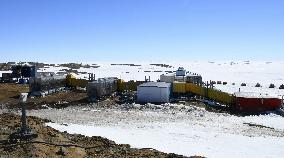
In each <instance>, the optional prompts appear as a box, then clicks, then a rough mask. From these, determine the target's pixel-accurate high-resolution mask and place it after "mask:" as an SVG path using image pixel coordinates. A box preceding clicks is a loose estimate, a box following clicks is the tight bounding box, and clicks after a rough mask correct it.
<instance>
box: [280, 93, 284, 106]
mask: <svg viewBox="0 0 284 158" xmlns="http://www.w3.org/2000/svg"><path fill="white" fill-rule="evenodd" d="M283 98H284V96H283V95H282V100H281V103H282V108H284V104H283Z"/></svg>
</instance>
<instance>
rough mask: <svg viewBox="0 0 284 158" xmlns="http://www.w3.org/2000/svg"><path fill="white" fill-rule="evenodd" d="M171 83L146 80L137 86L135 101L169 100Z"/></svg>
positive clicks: (156, 101) (162, 101)
mask: <svg viewBox="0 0 284 158" xmlns="http://www.w3.org/2000/svg"><path fill="white" fill-rule="evenodd" d="M170 94H171V84H170V83H166V82H147V83H144V84H141V85H139V86H138V88H137V101H138V102H140V103H167V102H170Z"/></svg>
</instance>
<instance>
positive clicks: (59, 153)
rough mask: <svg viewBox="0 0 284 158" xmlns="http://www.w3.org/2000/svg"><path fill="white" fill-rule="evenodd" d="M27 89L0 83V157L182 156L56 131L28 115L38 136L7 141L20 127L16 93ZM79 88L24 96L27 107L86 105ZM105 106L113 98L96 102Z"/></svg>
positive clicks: (108, 104)
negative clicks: (44, 95) (45, 94)
mask: <svg viewBox="0 0 284 158" xmlns="http://www.w3.org/2000/svg"><path fill="white" fill-rule="evenodd" d="M27 91H28V86H27V85H19V84H0V122H1V123H0V157H1V158H2V157H15V158H16V157H17V158H18V157H76V158H79V157H102V158H103V157H133V158H136V157H137V158H138V157H139V158H140V157H161V158H163V157H172V158H174V157H184V156H181V155H176V154H168V153H163V152H160V151H157V150H155V149H151V148H143V149H136V148H131V147H130V145H127V144H116V143H115V142H114V141H111V140H108V139H106V138H102V137H86V136H83V135H76V134H68V133H66V132H59V131H58V130H55V129H53V128H51V127H48V126H46V125H45V123H46V122H50V120H47V119H41V118H40V117H35V116H29V117H28V125H29V126H30V128H31V129H33V130H34V131H35V132H36V133H37V134H38V137H37V138H35V139H32V140H29V141H18V142H11V141H10V140H9V135H11V134H12V133H13V132H15V131H17V130H18V129H19V128H20V115H19V113H18V110H19V99H18V98H19V94H20V93H23V92H27ZM87 102H88V100H87V99H86V93H84V92H82V91H67V92H60V93H57V94H54V95H50V96H46V97H37V98H28V101H27V109H28V110H31V109H33V111H37V110H39V109H52V108H56V109H62V108H66V107H68V106H72V105H77V107H78V105H79V106H80V104H84V105H85V104H87ZM96 105H99V106H100V107H104V108H107V107H109V106H110V105H116V104H115V98H112V99H106V100H104V101H101V102H99V103H98V104H96Z"/></svg>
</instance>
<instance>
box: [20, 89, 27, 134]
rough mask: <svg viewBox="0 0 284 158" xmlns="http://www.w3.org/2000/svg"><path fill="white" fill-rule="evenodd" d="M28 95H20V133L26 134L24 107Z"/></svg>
mask: <svg viewBox="0 0 284 158" xmlns="http://www.w3.org/2000/svg"><path fill="white" fill-rule="evenodd" d="M27 97H28V93H21V95H20V105H21V106H22V116H21V122H22V127H21V133H27V116H26V105H25V102H26V101H27Z"/></svg>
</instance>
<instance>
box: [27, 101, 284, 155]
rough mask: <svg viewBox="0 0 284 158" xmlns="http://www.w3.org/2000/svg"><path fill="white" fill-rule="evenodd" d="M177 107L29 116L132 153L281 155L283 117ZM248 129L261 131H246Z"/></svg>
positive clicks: (75, 109)
mask: <svg viewBox="0 0 284 158" xmlns="http://www.w3.org/2000/svg"><path fill="white" fill-rule="evenodd" d="M170 106H171V105H170ZM177 107H178V106H176V107H175V109H168V110H165V109H163V110H137V109H131V110H128V111H125V110H120V109H99V110H98V109H96V108H84V109H80V108H73V109H72V108H69V109H68V110H51V109H47V110H43V111H33V112H31V114H32V115H35V116H40V117H44V118H48V119H51V120H52V121H55V122H57V123H48V124H47V125H48V126H50V127H52V128H55V129H57V130H59V131H67V132H68V133H77V134H83V135H86V136H102V137H106V138H108V139H111V140H114V141H115V142H116V143H122V144H130V145H131V146H132V147H137V148H155V149H158V150H160V151H163V152H170V153H177V154H182V155H186V156H192V155H201V156H206V157H209V158H211V157H212V158H214V157H233V158H234V157H235V158H239V157H258V158H262V157H263V158H265V157H271V158H278V157H281V155H283V154H284V150H283V149H284V118H283V117H281V116H278V115H275V114H269V115H260V116H246V117H237V116H232V115H229V114H221V113H213V112H208V111H205V110H204V109H199V108H197V109H196V108H192V107H189V108H186V109H184V108H181V109H179V108H177ZM67 113H68V115H67ZM72 116H73V119H72ZM74 117H76V119H74ZM61 123H67V124H68V125H67V126H66V125H61ZM248 123H251V124H255V125H262V126H265V127H264V128H261V127H257V126H249V125H248Z"/></svg>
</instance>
